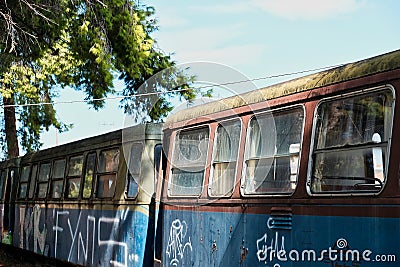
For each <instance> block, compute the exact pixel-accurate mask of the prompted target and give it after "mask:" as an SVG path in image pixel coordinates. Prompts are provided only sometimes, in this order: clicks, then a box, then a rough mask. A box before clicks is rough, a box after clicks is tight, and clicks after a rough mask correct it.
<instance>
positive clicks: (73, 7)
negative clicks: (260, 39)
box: [0, 0, 196, 151]
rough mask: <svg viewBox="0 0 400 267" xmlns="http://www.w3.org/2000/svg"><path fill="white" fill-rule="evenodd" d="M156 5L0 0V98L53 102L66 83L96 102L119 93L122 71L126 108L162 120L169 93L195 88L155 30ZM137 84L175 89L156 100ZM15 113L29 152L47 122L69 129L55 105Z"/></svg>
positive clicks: (126, 0) (186, 94) (187, 93)
mask: <svg viewBox="0 0 400 267" xmlns="http://www.w3.org/2000/svg"><path fill="white" fill-rule="evenodd" d="M10 2H12V3H10ZM154 12H155V10H154V8H153V7H147V6H144V5H139V4H136V3H135V2H133V1H130V0H104V1H98V0H74V1H70V0H61V1H60V0H57V1H55V0H17V1H5V0H0V32H3V33H4V34H3V35H0V63H2V64H0V93H1V94H2V96H3V99H4V98H10V97H12V96H13V97H14V102H15V103H16V104H19V105H23V104H28V103H39V102H47V103H51V102H52V101H53V99H54V97H57V96H58V92H59V90H60V89H61V88H63V87H66V86H69V87H72V88H74V89H76V90H81V91H83V92H84V93H85V100H87V101H88V103H89V104H90V105H91V106H92V107H93V108H95V109H99V108H102V107H103V106H104V104H105V103H104V100H99V99H103V98H105V97H106V96H107V95H109V94H113V93H115V90H114V88H113V83H114V80H115V79H116V78H117V77H118V78H119V79H122V80H123V81H124V82H125V85H126V87H125V88H123V91H122V94H123V95H126V96H133V97H130V98H125V99H123V100H122V101H121V107H122V108H123V109H124V110H125V111H126V112H128V113H130V114H133V113H134V114H136V115H135V116H136V118H137V121H140V120H153V121H160V120H162V119H163V118H164V117H165V116H166V115H167V114H168V112H169V111H170V110H171V109H172V106H171V104H170V103H169V100H170V97H171V96H180V97H182V98H184V99H187V100H192V99H194V98H195V96H196V92H194V91H193V90H191V89H190V88H189V85H190V84H191V82H193V79H194V78H193V77H190V76H187V75H186V74H185V70H181V69H179V68H177V67H175V62H174V61H172V60H171V57H170V55H168V54H165V53H164V52H162V51H161V50H159V49H158V48H157V42H156V41H155V40H154V39H153V38H152V36H151V34H152V33H153V32H154V31H156V30H157V25H156V20H155V19H154V18H153V16H154ZM6 17H7V18H8V19H5V18H6ZM10 27H11V29H14V30H10ZM13 34H17V36H14V35H13ZM162 70H167V71H164V73H163V74H162V75H161V76H160V77H158V78H157V79H154V80H153V81H152V82H151V84H150V83H149V82H148V79H149V78H150V77H152V76H153V75H154V74H156V73H159V72H160V71H162ZM143 84H144V86H142V85H143ZM139 88H146V91H147V92H162V91H165V90H171V89H172V90H175V91H174V92H172V93H170V94H169V95H161V96H160V97H159V99H157V100H156V101H152V100H151V99H149V98H142V97H135V95H137V94H138V93H141V92H139ZM181 89H185V90H181ZM16 112H17V113H18V119H19V120H20V123H19V125H20V127H19V130H18V133H19V135H20V139H21V143H22V145H23V147H24V148H25V150H27V151H31V150H35V149H38V148H39V147H40V145H41V144H40V143H39V141H38V140H40V134H41V133H42V131H44V130H47V129H49V127H50V126H53V127H55V128H57V129H59V130H60V131H64V130H68V129H69V128H70V125H66V124H63V123H62V122H60V121H59V120H58V119H57V115H56V110H55V109H54V107H53V106H52V105H51V104H48V105H38V106H22V107H18V108H17V109H16ZM4 127H7V122H6V123H5V125H4ZM3 129H4V128H3Z"/></svg>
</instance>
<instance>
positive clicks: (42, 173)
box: [36, 163, 50, 198]
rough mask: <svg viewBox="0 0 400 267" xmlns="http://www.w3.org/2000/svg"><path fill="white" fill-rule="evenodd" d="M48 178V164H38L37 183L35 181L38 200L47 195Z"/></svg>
mask: <svg viewBox="0 0 400 267" xmlns="http://www.w3.org/2000/svg"><path fill="white" fill-rule="evenodd" d="M49 177H50V163H44V164H40V167H39V174H38V181H37V189H36V190H37V192H36V195H37V197H38V198H45V197H46V194H47V187H48V184H49Z"/></svg>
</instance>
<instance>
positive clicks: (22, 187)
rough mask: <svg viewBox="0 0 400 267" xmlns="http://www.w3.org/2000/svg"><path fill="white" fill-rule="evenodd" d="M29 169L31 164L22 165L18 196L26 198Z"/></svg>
mask: <svg viewBox="0 0 400 267" xmlns="http://www.w3.org/2000/svg"><path fill="white" fill-rule="evenodd" d="M30 171H31V166H24V167H22V171H21V178H20V184H19V193H18V194H19V195H18V198H20V199H22V198H26V193H27V189H28V181H29V173H30Z"/></svg>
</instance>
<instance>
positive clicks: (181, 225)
mask: <svg viewBox="0 0 400 267" xmlns="http://www.w3.org/2000/svg"><path fill="white" fill-rule="evenodd" d="M187 231H188V226H187V224H186V221H182V222H181V221H180V220H179V219H176V220H174V221H173V222H172V224H171V228H170V230H169V238H168V245H167V250H166V254H167V256H168V258H169V259H170V264H171V265H173V266H178V264H179V259H180V260H182V259H183V258H184V254H185V250H186V248H189V249H190V251H192V243H191V241H190V236H189V237H188V241H187V242H186V243H185V238H186V234H187ZM178 257H179V258H178Z"/></svg>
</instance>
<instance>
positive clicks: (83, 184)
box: [80, 151, 97, 200]
mask: <svg viewBox="0 0 400 267" xmlns="http://www.w3.org/2000/svg"><path fill="white" fill-rule="evenodd" d="M92 155H94V162H93V169H92V170H93V173H92V182H91V183H90V195H89V196H88V197H86V196H85V195H84V191H85V186H86V181H87V179H86V177H87V174H88V173H87V172H88V159H89V157H90V156H92ZM83 160H84V164H83V170H82V181H81V183H82V185H81V187H82V188H81V190H80V191H81V194H80V195H81V198H82V199H84V200H88V199H91V198H92V197H93V192H94V190H93V189H94V188H95V180H96V168H97V152H96V151H90V152H88V153H87V154H86V155H85V157H84V159H83ZM88 184H89V183H88Z"/></svg>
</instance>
